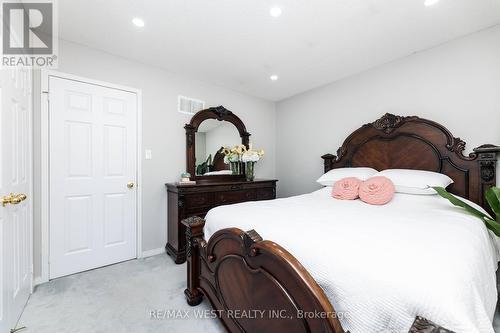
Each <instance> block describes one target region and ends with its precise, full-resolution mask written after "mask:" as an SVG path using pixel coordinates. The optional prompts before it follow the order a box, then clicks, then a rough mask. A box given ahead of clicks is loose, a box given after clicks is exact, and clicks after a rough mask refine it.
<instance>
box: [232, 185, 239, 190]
mask: <svg viewBox="0 0 500 333" xmlns="http://www.w3.org/2000/svg"><path fill="white" fill-rule="evenodd" d="M231 190H232V191H235V190H241V185H232V186H231Z"/></svg>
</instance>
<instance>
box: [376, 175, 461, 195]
mask: <svg viewBox="0 0 500 333" xmlns="http://www.w3.org/2000/svg"><path fill="white" fill-rule="evenodd" d="M377 176H384V177H387V178H389V179H390V180H391V181H392V182H393V183H394V187H395V188H396V192H398V193H408V194H424V195H425V194H427V195H428V194H436V191H434V189H432V188H431V186H441V187H445V188H446V187H447V186H448V185H450V184H452V183H453V180H452V179H451V178H450V177H448V176H447V175H443V174H442V173H438V172H432V171H424V170H411V169H387V170H384V171H380V172H379V173H378V174H377Z"/></svg>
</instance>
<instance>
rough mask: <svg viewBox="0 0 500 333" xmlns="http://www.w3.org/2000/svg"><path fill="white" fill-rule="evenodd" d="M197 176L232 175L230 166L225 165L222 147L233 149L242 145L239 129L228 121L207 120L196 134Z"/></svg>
mask: <svg viewBox="0 0 500 333" xmlns="http://www.w3.org/2000/svg"><path fill="white" fill-rule="evenodd" d="M195 140H196V143H195V149H196V151H195V155H196V156H195V158H196V175H197V176H202V175H203V176H213V175H230V174H231V170H230V166H229V164H225V163H224V154H222V153H221V152H220V150H221V148H222V147H233V146H235V145H238V144H240V143H241V138H240V134H239V133H238V129H237V128H236V127H235V126H234V125H233V124H231V123H230V122H227V121H218V120H215V119H207V120H205V121H204V122H202V123H201V124H200V126H199V127H198V132H196V133H195Z"/></svg>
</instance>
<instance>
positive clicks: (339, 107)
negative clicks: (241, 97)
mask: <svg viewBox="0 0 500 333" xmlns="http://www.w3.org/2000/svg"><path fill="white" fill-rule="evenodd" d="M366 56H369V55H366ZM276 110H277V126H278V127H277V130H278V136H277V144H276V148H277V154H278V155H277V175H278V179H279V180H280V182H279V183H280V187H279V192H278V193H279V195H280V196H289V195H294V194H299V193H305V192H308V191H311V190H314V189H316V188H318V186H317V185H316V184H315V180H316V179H317V178H318V177H319V176H320V175H321V174H322V170H323V164H322V159H321V158H320V156H321V155H323V154H325V153H333V154H335V153H336V150H337V148H339V147H340V146H341V144H342V142H343V140H344V139H345V138H346V136H347V135H348V134H350V133H351V132H352V131H353V130H355V129H357V128H358V127H360V126H361V125H363V124H365V123H368V122H371V121H373V120H375V119H377V118H379V117H380V116H381V115H383V114H384V113H386V112H391V113H394V114H399V115H417V116H420V117H422V118H428V119H431V120H434V121H437V122H439V123H441V124H443V125H445V126H446V127H447V128H448V129H449V130H450V131H451V132H452V133H453V134H454V135H455V136H459V137H460V138H462V139H463V140H465V142H467V147H466V150H471V149H472V148H474V147H477V146H479V145H481V144H483V143H493V144H497V145H499V144H500V26H496V27H494V28H491V29H488V30H484V31H482V32H479V33H475V34H472V35H470V36H467V37H464V38H461V39H458V40H455V41H452V42H449V43H446V44H443V45H441V46H439V47H436V48H433V49H430V50H427V51H424V52H421V53H417V54H414V55H411V56H409V57H406V58H404V59H401V60H398V61H395V62H392V63H389V64H386V65H384V66H381V67H378V68H375V69H372V70H370V71H368V72H364V73H361V74H359V75H356V76H353V77H350V78H347V79H344V80H341V81H338V82H335V83H333V84H330V85H327V86H325V87H322V88H318V89H314V90H312V91H308V92H306V93H303V94H301V95H297V96H295V97H291V98H289V99H286V100H284V101H281V102H279V103H278V104H277V107H276ZM499 172H500V171H499ZM499 174H500V173H499Z"/></svg>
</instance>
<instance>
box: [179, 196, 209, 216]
mask: <svg viewBox="0 0 500 333" xmlns="http://www.w3.org/2000/svg"><path fill="white" fill-rule="evenodd" d="M183 205H184V206H185V208H186V211H188V212H194V211H203V210H205V211H206V210H208V209H210V208H212V207H213V206H214V202H213V195H212V193H196V194H187V195H185V196H184V203H183Z"/></svg>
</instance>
